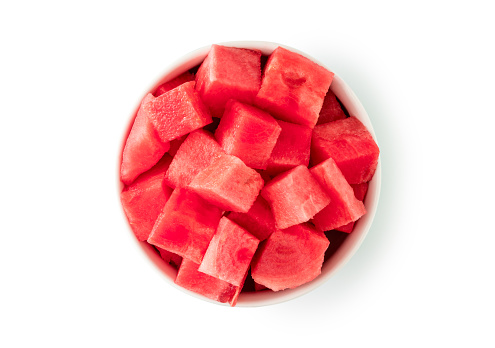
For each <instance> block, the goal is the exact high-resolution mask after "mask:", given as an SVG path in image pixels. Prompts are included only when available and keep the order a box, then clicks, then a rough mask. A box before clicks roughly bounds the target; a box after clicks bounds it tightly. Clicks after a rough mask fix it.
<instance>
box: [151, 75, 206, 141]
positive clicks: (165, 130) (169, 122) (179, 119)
mask: <svg viewBox="0 0 495 348" xmlns="http://www.w3.org/2000/svg"><path fill="white" fill-rule="evenodd" d="M143 107H144V109H145V111H146V112H147V113H148V114H149V115H150V118H151V121H152V122H153V125H154V127H155V129H156V131H157V133H158V136H159V137H160V139H161V140H162V141H164V142H165V141H170V140H173V139H176V138H179V137H181V136H183V135H184V134H187V133H189V132H192V131H194V130H196V129H199V128H202V127H203V126H205V125H207V124H209V123H211V122H212V119H211V115H210V112H209V110H208V108H207V107H206V106H205V105H204V104H203V102H202V101H201V98H200V97H199V95H198V93H197V92H196V90H195V89H194V82H193V81H192V82H186V83H183V84H182V85H180V86H179V87H177V88H174V89H172V90H171V91H169V92H167V93H165V94H162V95H161V96H159V97H156V98H155V99H154V100H152V101H150V102H149V103H146V104H144V106H143Z"/></svg>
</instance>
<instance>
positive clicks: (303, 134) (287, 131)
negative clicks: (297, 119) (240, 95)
mask: <svg viewBox="0 0 495 348" xmlns="http://www.w3.org/2000/svg"><path fill="white" fill-rule="evenodd" d="M277 122H278V124H279V126H280V127H281V128H282V131H281V132H280V136H279V137H278V139H277V143H276V144H275V147H274V148H273V151H272V154H271V155H270V159H269V160H268V165H267V167H266V171H267V173H269V174H270V175H277V174H280V173H282V172H285V171H287V170H289V169H292V168H294V167H296V166H298V165H300V164H303V165H305V166H306V167H307V166H308V164H309V155H310V150H311V134H312V129H311V128H309V127H306V126H301V125H298V124H294V123H289V122H284V121H280V120H277Z"/></svg>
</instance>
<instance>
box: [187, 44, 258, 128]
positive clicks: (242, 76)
mask: <svg viewBox="0 0 495 348" xmlns="http://www.w3.org/2000/svg"><path fill="white" fill-rule="evenodd" d="M260 64H261V51H259V50H249V49H244V48H235V47H225V46H220V45H212V46H211V49H210V51H209V52H208V55H207V56H206V58H205V60H204V61H203V63H202V64H201V66H200V67H199V70H198V72H197V74H196V90H197V91H198V92H199V94H200V95H201V98H202V99H203V100H204V102H205V104H206V105H208V106H209V107H210V109H211V111H212V114H213V116H215V117H220V118H221V117H222V115H223V111H224V109H225V104H226V103H227V101H228V100H229V99H235V100H238V101H240V102H244V103H248V104H252V103H253V100H254V97H255V96H256V93H258V90H259V88H260V83H261V68H260Z"/></svg>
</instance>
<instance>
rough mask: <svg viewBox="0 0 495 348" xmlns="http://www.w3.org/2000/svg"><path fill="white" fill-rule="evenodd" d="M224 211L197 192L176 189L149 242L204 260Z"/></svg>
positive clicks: (199, 261)
mask: <svg viewBox="0 0 495 348" xmlns="http://www.w3.org/2000/svg"><path fill="white" fill-rule="evenodd" d="M222 213H223V212H222V211H221V210H220V209H219V208H217V207H215V206H213V205H211V204H209V203H208V202H206V201H205V200H204V199H202V198H201V197H199V196H198V195H196V194H195V193H193V192H190V191H189V190H187V189H184V188H176V189H175V190H174V192H173V193H172V195H171V196H170V198H169V200H168V201H167V203H166V204H165V207H164V208H163V210H162V212H161V213H160V215H159V216H158V218H157V219H156V222H155V225H154V226H153V230H152V231H151V234H150V236H149V238H148V243H150V244H153V245H155V246H157V247H159V248H162V249H165V250H168V251H170V252H173V253H174V254H177V255H180V256H182V257H184V258H187V259H190V260H192V261H194V262H196V263H201V260H202V259H203V255H204V253H205V252H206V249H207V248H208V244H209V243H210V240H211V238H212V237H213V235H214V234H215V231H216V229H217V226H218V222H219V221H220V218H221V217H222Z"/></svg>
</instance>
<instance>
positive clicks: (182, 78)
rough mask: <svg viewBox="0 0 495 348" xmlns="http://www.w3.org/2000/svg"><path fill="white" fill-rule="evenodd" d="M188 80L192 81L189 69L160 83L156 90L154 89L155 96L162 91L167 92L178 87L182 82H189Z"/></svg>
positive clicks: (192, 76)
mask: <svg viewBox="0 0 495 348" xmlns="http://www.w3.org/2000/svg"><path fill="white" fill-rule="evenodd" d="M189 81H194V75H193V74H191V73H190V72H189V71H186V72H185V73H183V74H181V75H179V76H177V77H176V78H174V79H172V80H170V81H167V82H165V83H164V84H162V85H160V86H159V87H158V88H157V89H156V91H155V97H159V96H161V95H162V94H164V93H167V92H168V91H171V90H173V89H174V88H176V87H179V86H180V85H182V84H183V83H186V82H189Z"/></svg>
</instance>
